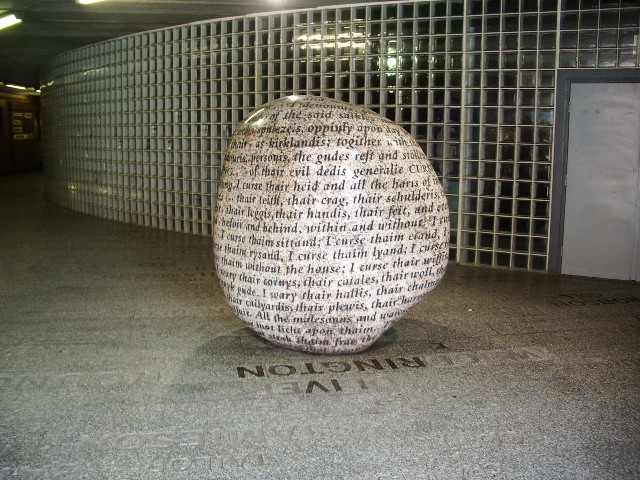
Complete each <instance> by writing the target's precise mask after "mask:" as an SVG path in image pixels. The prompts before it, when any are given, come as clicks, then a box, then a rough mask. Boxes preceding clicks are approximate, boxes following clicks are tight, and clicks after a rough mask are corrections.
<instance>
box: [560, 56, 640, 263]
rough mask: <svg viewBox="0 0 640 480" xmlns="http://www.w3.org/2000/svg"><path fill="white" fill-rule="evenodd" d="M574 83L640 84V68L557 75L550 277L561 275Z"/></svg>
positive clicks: (569, 72)
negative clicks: (570, 104)
mask: <svg viewBox="0 0 640 480" xmlns="http://www.w3.org/2000/svg"><path fill="white" fill-rule="evenodd" d="M574 83H640V68H616V69H603V68H601V69H595V68H594V69H576V70H558V72H557V75H556V102H555V105H556V118H555V133H554V139H553V173H552V177H551V217H550V222H549V263H548V271H549V273H561V270H562V242H563V239H564V214H565V202H566V193H567V186H566V177H567V163H568V155H569V117H570V114H569V103H570V101H571V85H573V84H574Z"/></svg>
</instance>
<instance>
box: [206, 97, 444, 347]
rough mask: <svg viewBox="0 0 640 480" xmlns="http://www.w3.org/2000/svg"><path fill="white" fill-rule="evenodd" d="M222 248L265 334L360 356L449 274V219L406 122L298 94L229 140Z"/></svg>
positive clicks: (240, 303)
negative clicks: (447, 272) (406, 127)
mask: <svg viewBox="0 0 640 480" xmlns="http://www.w3.org/2000/svg"><path fill="white" fill-rule="evenodd" d="M214 238H215V257H216V268H217V271H218V276H219V277H220V281H221V284H222V287H223V290H224V292H225V295H226V297H227V299H228V301H229V303H230V304H231V306H232V308H233V310H234V311H235V312H236V313H237V314H238V316H239V317H240V318H241V319H242V320H243V321H244V322H245V323H246V324H247V325H249V326H250V327H251V328H252V329H254V330H255V331H256V332H257V333H258V334H259V335H261V336H262V337H264V338H265V339H267V340H269V341H270V342H273V343H275V344H277V345H281V346H285V347H289V348H293V349H297V350H305V351H311V352H318V353H347V352H357V351H361V350H364V349H366V348H367V347H369V346H370V345H371V344H372V343H373V342H375V341H376V340H377V339H378V338H379V337H380V336H381V335H382V334H383V333H384V332H385V331H386V330H387V329H388V328H389V327H390V326H391V324H392V323H393V322H395V321H396V320H398V319H399V318H401V317H402V315H403V314H404V313H405V312H406V311H407V310H409V309H410V308H411V307H412V306H414V305H415V304H416V303H417V302H418V301H419V300H420V299H422V297H423V296H424V295H425V294H427V293H428V292H429V291H430V290H432V289H433V288H434V287H435V286H436V285H437V284H438V282H439V281H440V279H441V278H442V276H443V274H444V271H445V267H446V263H447V256H448V248H449V212H448V208H447V204H446V199H445V196H444V193H443V190H442V187H441V186H440V184H439V182H438V179H437V177H436V175H435V172H434V171H433V168H432V167H431V164H430V163H429V161H428V160H427V158H426V157H425V155H424V153H423V151H422V149H421V148H420V146H419V145H418V144H417V142H416V141H415V140H414V139H413V138H412V137H411V136H410V135H409V134H408V133H407V132H405V131H404V130H403V129H402V128H401V127H400V126H398V125H396V124H395V123H393V122H391V121H390V120H388V119H386V118H384V117H382V116H380V115H378V114H376V113H374V112H372V111H370V110H366V109H364V108H361V107H357V106H353V105H350V104H348V103H345V102H342V101H339V100H335V99H331V98H325V97H313V96H301V97H298V96H291V97H286V98H281V99H279V100H276V101H274V102H271V103H269V104H266V105H264V106H263V107H261V108H259V109H257V110H256V111H254V112H253V113H252V114H250V115H249V116H248V117H247V119H246V120H245V121H244V122H243V123H242V124H241V125H240V126H239V127H238V129H237V131H236V133H235V134H234V136H233V138H232V141H231V144H230V147H229V149H228V151H227V154H226V157H225V164H224V168H223V175H222V179H221V186H220V194H219V198H218V211H217V219H216V230H215V237H214Z"/></svg>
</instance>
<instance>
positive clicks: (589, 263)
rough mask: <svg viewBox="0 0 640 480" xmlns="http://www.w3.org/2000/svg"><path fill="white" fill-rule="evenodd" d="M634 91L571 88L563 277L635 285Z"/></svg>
mask: <svg viewBox="0 0 640 480" xmlns="http://www.w3.org/2000/svg"><path fill="white" fill-rule="evenodd" d="M639 164H640V84H638V83H573V84H572V85H571V109H570V112H569V138H568V156H567V178H566V199H565V200H566V203H565V212H564V235H563V241H562V267H561V272H562V273H563V274H569V275H583V276H589V277H600V278H611V279H619V280H638V279H639V278H638V277H639V272H640V265H639V263H638V262H639V259H640V255H639V250H640V221H639V217H640V214H639V208H638V203H639V192H640V189H639V186H638V183H639V181H640V177H639Z"/></svg>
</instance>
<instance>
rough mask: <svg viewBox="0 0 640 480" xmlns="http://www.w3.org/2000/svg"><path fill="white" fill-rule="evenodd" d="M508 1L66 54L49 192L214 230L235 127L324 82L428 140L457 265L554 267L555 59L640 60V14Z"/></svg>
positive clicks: (300, 20)
mask: <svg viewBox="0 0 640 480" xmlns="http://www.w3.org/2000/svg"><path fill="white" fill-rule="evenodd" d="M502 3H503V4H504V5H502V4H501V2H495V1H493V0H468V1H464V0H449V1H446V0H433V1H429V2H425V1H420V2H389V3H387V4H380V3H376V4H368V5H365V4H362V5H354V6H347V7H335V8H323V9H312V10H300V11H290V12H282V13H276V14H269V15H255V16H248V17H242V18H230V19H222V20H212V21H208V22H201V23H194V24H188V25H182V26H177V27H173V28H167V29H164V30H157V31H150V32H142V33H139V34H135V35H131V36H128V37H123V38H119V39H115V40H111V41H108V42H104V43H100V44H97V45H92V46H88V47H85V48H82V49H80V50H76V51H72V52H69V53H66V54H64V55H61V56H59V57H57V58H55V59H53V60H52V61H51V63H50V65H49V66H48V69H47V71H46V73H45V75H44V78H43V83H44V84H45V85H44V87H43V94H42V109H43V140H44V141H43V143H44V145H43V150H44V160H45V175H46V195H47V197H48V198H49V199H51V200H52V201H54V202H56V203H57V204H60V205H62V206H65V207H67V208H70V209H73V210H76V211H80V212H84V213H89V214H93V215H98V216H101V217H104V218H108V219H113V220H119V221H124V222H131V223H136V224H140V225H146V226H151V227H157V228H163V229H168V230H177V231H182V232H189V233H195V234H203V235H211V234H212V231H213V224H212V217H213V209H214V208H215V197H216V192H217V186H218V178H219V175H220V165H221V162H222V154H223V152H224V150H225V149H226V146H227V142H228V137H229V135H230V134H231V133H232V132H233V129H234V126H235V125H236V124H237V123H238V122H239V121H241V120H242V119H243V118H244V117H245V115H246V114H247V113H249V112H250V111H251V110H252V109H253V108H254V107H257V106H259V105H261V104H263V103H265V102H267V101H270V100H273V99H275V98H279V97H281V96H283V95H289V94H300V93H308V94H315V95H326V96H332V97H336V98H339V99H342V100H346V101H350V102H352V103H357V104H361V105H365V106H367V107H369V108H371V109H373V110H374V111H377V112H379V113H381V114H382V115H385V116H387V117H388V118H390V119H392V120H394V121H396V122H398V123H399V124H401V125H402V126H403V127H404V128H405V129H407V130H408V131H409V132H410V133H411V134H412V135H413V136H414V137H415V138H416V139H417V140H418V142H419V143H420V145H421V146H422V147H423V149H424V150H425V152H426V153H427V155H428V157H429V158H430V159H431V161H432V162H433V164H434V167H435V169H436V171H437V172H438V174H439V177H440V179H441V180H442V182H443V185H444V188H445V191H446V193H447V197H448V200H449V204H450V208H451V216H452V218H451V220H452V255H453V257H454V258H455V259H456V260H457V261H459V262H461V263H470V264H482V265H491V266H498V267H508V268H523V269H528V270H540V271H545V270H546V269H547V256H548V231H549V214H550V191H551V185H550V182H551V167H552V146H551V142H552V138H553V128H554V99H555V75H556V72H557V70H558V69H559V68H619V67H620V68H621V67H625V68H628V67H637V66H638V51H637V38H638V34H639V33H640V32H639V28H638V17H639V16H640V15H639V12H640V9H639V8H638V7H636V6H635V4H634V2H625V1H624V0H623V1H622V3H620V2H618V1H615V2H613V1H612V2H607V1H603V2H601V4H602V8H598V7H591V6H589V4H590V2H579V1H577V0H566V1H565V2H563V6H562V7H560V6H559V2H558V1H557V0H520V2H518V1H511V0H510V1H508V2H507V1H503V2H502ZM591 3H593V2H591ZM597 3H598V2H595V4H596V5H597ZM608 4H611V6H610V7H608V6H607V5H608Z"/></svg>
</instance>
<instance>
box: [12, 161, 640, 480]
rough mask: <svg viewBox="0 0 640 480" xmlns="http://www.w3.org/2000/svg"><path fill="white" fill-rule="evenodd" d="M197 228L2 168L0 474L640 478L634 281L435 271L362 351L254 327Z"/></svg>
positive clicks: (352, 479)
mask: <svg viewBox="0 0 640 480" xmlns="http://www.w3.org/2000/svg"><path fill="white" fill-rule="evenodd" d="M212 263H213V262H212V247H211V240H210V239H209V238H203V237H196V236H189V235H184V234H176V233H169V232H163V231H158V230H151V229H144V228H140V227H136V226H131V225H125V224H119V223H113V222H109V221H105V220H100V219H96V218H92V217H89V216H85V215H81V214H77V213H73V212H69V211H66V210H64V209H62V208H59V207H56V206H54V205H51V204H49V203H47V202H45V201H44V200H43V199H42V174H41V173H35V174H27V175H22V176H10V177H0V479H14V478H18V479H42V480H47V479H59V480H62V479H90V480H100V479H109V480H114V479H158V480H160V479H162V480H164V479H336V480H337V479H344V480H347V479H349V480H364V479H380V480H390V479H395V480H409V479H411V480H413V479H416V480H418V479H420V480H426V479H428V480H441V479H447V480H449V479H509V480H511V479H535V480H541V479H549V480H551V479H553V480H557V479H572V480H576V479H593V480H603V479H616V480H620V479H638V478H640V285H638V284H637V283H630V282H617V281H604V280H597V279H585V278H574V277H560V276H554V275H541V274H527V273H519V272H507V271H498V270H489V269H481V268H470V267H460V266H451V267H450V268H449V270H448V272H447V275H446V276H445V279H444V281H443V283H442V285H441V286H440V287H439V288H438V289H437V290H436V291H435V292H433V293H432V294H431V295H429V296H428V297H427V298H426V299H425V301H423V302H422V303H421V304H420V305H419V306H417V307H416V308H414V309H413V310H412V311H410V312H409V313H408V314H407V316H406V318H405V319H403V320H402V321H400V322H399V323H397V324H396V326H395V327H394V328H393V329H392V330H391V331H389V332H388V333H387V334H386V335H385V336H384V337H383V338H382V339H381V340H380V341H379V342H378V343H377V344H376V345H375V346H374V347H373V348H372V349H370V350H369V351H367V352H365V353H362V354H358V355H352V356H343V357H327V356H318V355H306V354H302V353H296V352H291V351H287V350H282V349H278V348H273V347H271V346H270V345H268V344H266V343H264V342H263V341H261V340H259V339H258V338H257V337H256V336H254V335H253V334H252V333H251V331H249V330H248V329H247V328H244V326H243V324H242V323H241V322H240V321H239V320H238V319H237V318H236V317H235V316H234V315H233V312H232V311H231V310H230V308H229V307H228V306H227V305H226V303H225V301H224V298H223V295H222V292H221V290H220V288H219V287H218V284H217V280H216V278H215V277H214V275H213V267H212Z"/></svg>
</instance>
